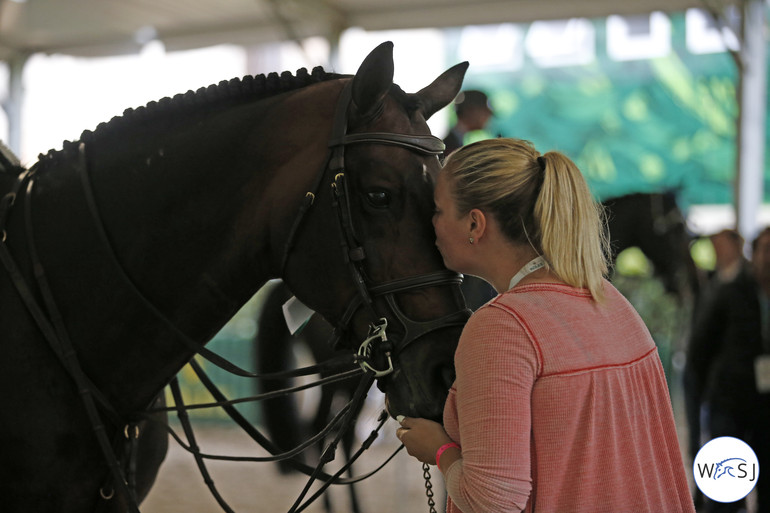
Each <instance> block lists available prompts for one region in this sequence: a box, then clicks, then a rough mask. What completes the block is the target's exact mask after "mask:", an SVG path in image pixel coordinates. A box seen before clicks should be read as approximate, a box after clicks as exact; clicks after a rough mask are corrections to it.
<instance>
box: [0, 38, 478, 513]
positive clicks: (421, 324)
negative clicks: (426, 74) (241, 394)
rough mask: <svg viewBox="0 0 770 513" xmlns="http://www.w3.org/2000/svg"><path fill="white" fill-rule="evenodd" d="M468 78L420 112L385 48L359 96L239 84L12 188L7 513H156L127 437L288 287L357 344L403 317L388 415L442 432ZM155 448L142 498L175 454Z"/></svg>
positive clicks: (103, 138) (458, 309)
mask: <svg viewBox="0 0 770 513" xmlns="http://www.w3.org/2000/svg"><path fill="white" fill-rule="evenodd" d="M466 68H467V64H466V63H463V64H461V65H457V66H455V67H453V68H452V69H450V70H448V71H447V72H445V73H444V74H442V75H441V76H440V77H439V78H437V79H436V80H435V81H434V82H433V83H432V84H430V85H429V86H427V87H426V88H424V89H423V90H421V91H420V92H418V93H415V94H406V93H404V92H403V91H402V90H401V89H400V88H399V87H398V86H396V85H394V84H393V83H392V78H393V59H392V45H391V44H389V43H387V44H383V45H381V46H380V47H378V48H377V49H375V50H374V51H373V52H372V53H371V54H370V55H369V56H368V57H367V58H366V60H365V61H364V62H363V64H362V65H361V67H360V69H359V70H358V72H357V73H356V75H355V76H353V77H349V76H339V75H328V74H325V73H323V71H322V70H320V69H316V70H314V71H313V73H312V74H309V73H307V72H306V71H304V70H300V72H298V73H297V75H296V76H293V75H292V74H290V73H284V74H283V75H281V76H280V77H279V76H278V75H277V74H271V75H270V76H267V77H264V76H260V77H246V78H244V79H234V80H231V81H229V82H223V83H221V84H219V85H217V86H211V87H209V88H206V89H201V90H199V91H198V92H195V93H193V92H189V93H187V94H185V95H179V96H177V97H175V98H173V99H165V100H162V101H160V102H158V103H152V104H150V105H148V106H147V107H146V108H140V109H137V110H134V111H127V112H126V113H125V114H124V115H123V116H122V117H119V118H115V119H113V120H112V121H110V122H109V123H107V124H104V125H101V126H99V127H98V128H97V129H96V130H95V131H94V132H86V133H84V134H83V135H82V136H81V140H80V141H77V142H74V143H65V145H64V148H63V149H62V150H61V151H52V152H51V153H49V154H48V155H47V156H45V157H42V158H41V159H40V160H39V161H38V162H37V163H36V164H35V165H34V166H33V167H32V168H31V170H29V171H28V172H26V173H24V174H21V175H20V176H19V178H18V179H15V178H14V179H13V180H12V179H9V178H8V176H7V175H6V176H3V178H2V181H0V186H2V187H3V189H2V190H0V199H2V201H0V234H1V235H2V243H0V257H2V263H3V267H4V270H3V272H0V330H1V331H0V333H1V335H0V337H1V338H0V348H1V349H2V353H3V357H2V359H0V389H2V390H3V399H4V409H3V411H4V413H3V415H2V416H1V417H0V418H2V420H1V421H0V496H2V510H3V511H8V512H29V511H35V512H40V513H45V512H53V511H56V512H63V513H70V512H78V513H80V512H90V511H126V510H131V511H136V509H137V508H136V507H135V506H133V505H131V503H132V502H134V501H132V500H131V499H130V497H131V495H132V493H131V491H130V490H129V489H128V488H127V487H125V486H123V485H122V484H121V483H120V481H121V479H122V478H123V476H124V474H126V472H125V470H123V469H122V466H123V465H124V464H125V463H126V459H124V458H123V451H124V447H125V445H126V444H125V443H122V442H120V441H119V440H121V439H123V438H124V433H125V434H127V435H128V437H129V438H133V437H134V436H135V431H134V429H133V427H132V428H131V429H128V430H126V429H124V428H125V427H126V426H128V425H132V421H133V420H134V419H136V418H141V413H142V412H143V411H145V410H146V409H147V408H148V406H149V405H150V404H151V402H152V401H153V400H154V398H155V397H156V396H157V395H158V393H159V392H160V391H161V390H162V389H163V387H164V386H165V385H166V383H168V382H169V380H171V379H172V378H173V377H174V376H175V374H176V373H177V372H178V371H179V370H180V369H181V368H182V366H183V365H184V364H185V363H186V362H187V361H188V360H190V358H191V357H192V356H193V355H194V354H195V352H196V351H197V350H198V349H199V347H200V346H202V345H203V344H205V343H206V342H207V341H208V340H209V339H210V338H211V337H212V336H213V335H214V334H215V333H217V331H218V330H219V329H220V328H221V327H222V326H223V325H224V324H225V323H226V322H227V321H228V319H230V318H231V317H232V315H233V314H234V313H235V312H236V311H237V310H238V309H239V308H240V306H242V305H243V304H244V303H245V302H246V301H247V300H248V299H249V298H250V297H251V296H252V295H253V294H254V293H255V292H256V291H257V290H258V289H259V288H260V287H261V286H262V285H263V284H264V283H265V281H266V280H268V279H270V278H273V277H281V278H283V279H284V281H285V282H286V283H287V284H288V285H289V287H290V288H291V290H292V292H293V293H294V294H295V295H297V297H298V298H300V299H301V300H302V302H304V303H305V304H307V305H308V306H309V307H311V308H313V309H314V310H316V311H317V312H319V313H321V314H322V315H323V316H324V318H325V319H326V320H327V321H329V322H330V323H331V324H332V325H334V326H337V327H338V329H339V331H340V333H342V334H343V338H342V343H343V345H345V346H346V347H354V346H357V345H358V344H360V341H361V340H362V339H363V338H365V337H366V335H367V333H368V331H369V327H370V325H372V324H374V323H379V322H381V321H380V318H384V319H386V320H387V323H388V338H389V340H390V341H391V343H392V344H393V348H392V351H391V354H392V359H393V363H394V367H395V371H394V372H392V373H391V374H390V375H388V376H385V377H384V378H382V379H381V380H380V382H379V385H380V386H381V387H382V388H383V389H384V390H385V391H386V394H387V401H388V405H389V409H390V413H391V414H392V415H397V414H406V415H416V416H423V417H431V418H438V417H439V416H440V414H441V408H442V405H443V402H444V398H445V396H446V393H447V389H448V387H449V385H450V384H451V381H452V379H453V367H452V357H453V353H454V349H455V345H456V341H457V338H458V336H459V332H460V325H461V324H462V321H463V319H464V316H465V315H466V314H465V313H463V311H462V309H463V306H462V300H461V298H460V294H459V288H458V286H457V281H456V280H455V278H454V277H453V276H452V275H451V273H448V272H447V271H446V269H444V267H443V265H442V261H441V258H440V256H439V254H438V252H437V251H436V249H435V246H434V236H433V230H432V226H431V221H430V218H431V212H432V208H433V202H432V176H433V174H434V173H435V172H436V171H437V170H438V167H439V162H438V158H437V155H438V154H439V153H440V151H441V148H440V147H439V146H440V141H438V144H437V140H436V138H434V137H432V136H430V135H429V129H428V126H427V125H426V120H427V119H428V118H429V117H430V116H431V115H432V114H433V113H435V112H436V111H437V110H439V109H441V108H442V107H444V106H445V105H447V104H448V103H449V102H450V101H451V100H452V99H453V98H454V96H455V95H456V94H457V92H458V91H459V89H460V86H461V83H462V78H463V75H464V72H465V69H466ZM9 189H10V190H9ZM381 352H382V350H381V349H379V348H374V349H373V357H374V356H375V355H377V357H378V358H379V359H383V358H384V357H383V356H382V355H381V354H378V353H381ZM89 405H90V406H89ZM94 405H95V406H94ZM94 411H96V413H94ZM89 412H90V413H89ZM152 431H153V430H150V432H152ZM143 436H144V435H142V436H140V439H139V446H140V449H139V459H138V469H137V479H136V481H137V489H136V496H137V498H138V499H139V500H141V498H142V497H144V496H145V495H146V493H147V492H148V490H149V487H150V486H151V484H152V482H153V480H154V476H155V474H156V472H157V469H158V466H159V464H160V459H161V458H162V454H163V452H164V451H165V446H164V445H163V444H164V443H165V440H164V439H161V441H160V442H156V443H155V444H153V443H149V444H147V443H146V441H145V440H144V439H143ZM105 439H109V440H115V443H114V444H110V443H106V444H105V443H104V441H105ZM142 446H144V449H142ZM113 452H114V453H117V454H116V456H117V458H116V460H117V461H114V460H112V459H111V458H110V454H111V453H113ZM107 462H113V464H111V465H109V464H108V463H107ZM110 487H114V488H115V489H116V493H115V496H114V497H113V498H112V499H111V500H103V499H101V498H100V490H101V491H102V492H104V491H105V490H109V489H110ZM97 508H98V509H97Z"/></svg>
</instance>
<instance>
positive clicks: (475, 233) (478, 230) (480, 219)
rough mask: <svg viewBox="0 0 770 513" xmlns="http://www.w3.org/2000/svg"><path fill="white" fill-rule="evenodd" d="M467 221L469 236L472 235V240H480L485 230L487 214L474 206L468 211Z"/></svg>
mask: <svg viewBox="0 0 770 513" xmlns="http://www.w3.org/2000/svg"><path fill="white" fill-rule="evenodd" d="M468 222H469V227H468V229H469V231H470V234H469V236H470V237H473V240H476V241H478V240H480V239H481V237H483V236H484V233H485V232H486V230H487V216H486V215H484V212H482V211H481V210H479V209H478V208H474V209H473V210H471V211H470V212H469V213H468Z"/></svg>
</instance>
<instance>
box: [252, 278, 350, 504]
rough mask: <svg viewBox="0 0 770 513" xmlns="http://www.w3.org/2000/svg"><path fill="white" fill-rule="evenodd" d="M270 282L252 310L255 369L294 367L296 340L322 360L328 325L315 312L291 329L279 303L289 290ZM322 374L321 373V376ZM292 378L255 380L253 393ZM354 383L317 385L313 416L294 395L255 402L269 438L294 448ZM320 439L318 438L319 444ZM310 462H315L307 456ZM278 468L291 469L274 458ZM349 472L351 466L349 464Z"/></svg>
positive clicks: (327, 348)
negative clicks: (254, 313) (307, 414)
mask: <svg viewBox="0 0 770 513" xmlns="http://www.w3.org/2000/svg"><path fill="white" fill-rule="evenodd" d="M266 286H269V287H270V289H269V290H268V291H267V294H266V296H265V299H264V302H263V303H262V305H261V306H260V308H259V310H258V314H257V333H256V335H255V336H254V344H253V347H254V363H255V368H256V369H257V371H258V372H260V373H272V372H280V371H286V370H289V369H291V368H292V367H294V366H295V365H296V364H295V357H294V354H295V350H296V349H297V348H298V346H299V345H303V346H304V347H306V348H307V349H308V350H309V352H310V354H311V355H312V358H313V360H314V361H315V362H324V361H327V360H329V359H331V358H333V357H334V356H335V355H336V354H337V353H338V351H335V349H334V348H333V347H332V345H331V343H330V341H331V340H332V339H333V328H332V326H331V325H329V323H327V322H325V321H324V320H323V319H321V318H320V317H319V316H317V315H313V316H312V317H311V318H310V319H309V320H308V322H307V324H306V325H305V326H304V327H302V329H301V330H299V331H298V332H297V333H295V334H292V333H290V332H289V328H288V327H287V325H286V321H285V319H284V315H283V310H282V305H283V304H284V303H285V302H286V301H288V300H289V299H290V298H291V296H292V294H291V292H290V291H289V289H288V287H286V284H284V283H283V282H277V283H274V284H271V285H266ZM324 376H325V373H323V372H322V373H321V377H324ZM292 384H293V383H292V380H291V379H270V380H264V381H259V382H255V385H257V390H255V392H272V391H275V390H281V389H286V388H289V387H290V386H292ZM357 387H358V382H357V381H356V380H354V379H348V380H343V381H337V382H334V383H329V384H326V385H323V386H322V387H320V398H319V400H318V402H317V404H315V405H314V409H313V412H312V418H310V419H304V418H302V416H301V415H300V412H299V404H298V402H297V400H296V398H295V397H294V396H291V395H285V396H280V397H276V398H274V399H268V400H266V401H263V402H261V403H260V405H261V413H262V417H261V418H262V421H263V423H264V425H265V428H266V431H267V435H268V436H269V438H270V440H271V441H272V442H273V443H275V444H276V445H277V446H278V447H280V448H281V449H283V450H290V449H292V448H294V447H297V446H298V445H299V444H300V443H301V442H302V441H303V440H306V439H308V438H310V436H312V435H315V434H316V433H319V432H320V431H321V430H322V429H323V428H324V427H325V426H326V425H327V423H328V422H329V421H330V420H331V418H332V417H333V416H334V414H336V413H337V412H336V411H335V402H334V401H335V399H338V398H341V399H343V400H344V401H345V402H347V401H349V400H350V399H352V397H353V395H354V393H355V391H356V388H357ZM354 441H355V430H352V429H350V430H348V431H347V432H346V433H345V434H344V436H343V438H342V448H343V452H344V456H345V459H346V461H347V460H349V459H350V457H351V455H352V448H353V443H354ZM324 443H325V442H324V441H323V440H322V441H321V447H323V444H324ZM305 456H306V459H311V458H315V460H317V459H318V457H319V454H318V453H312V455H309V454H306V455H305ZM309 463H311V464H314V463H315V462H314V461H309ZM278 465H279V468H280V470H281V472H283V473H288V472H289V471H291V470H292V467H291V466H290V465H287V464H286V462H283V461H279V462H278ZM350 474H351V476H352V467H351V469H350ZM349 491H350V504H351V510H352V511H353V512H354V513H359V512H360V511H361V506H360V504H359V501H358V497H357V495H356V491H355V488H354V485H352V484H351V485H349ZM324 506H325V508H326V510H327V511H334V509H333V507H332V504H331V499H330V498H329V494H325V495H324Z"/></svg>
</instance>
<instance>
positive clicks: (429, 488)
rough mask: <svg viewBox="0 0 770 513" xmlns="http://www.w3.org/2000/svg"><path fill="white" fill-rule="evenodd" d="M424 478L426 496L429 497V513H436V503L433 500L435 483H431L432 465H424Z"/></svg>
mask: <svg viewBox="0 0 770 513" xmlns="http://www.w3.org/2000/svg"><path fill="white" fill-rule="evenodd" d="M422 477H424V478H425V496H426V497H428V511H429V513H437V512H436V501H434V500H433V483H431V482H430V465H428V464H427V463H423V464H422Z"/></svg>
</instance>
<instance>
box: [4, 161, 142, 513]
mask: <svg viewBox="0 0 770 513" xmlns="http://www.w3.org/2000/svg"><path fill="white" fill-rule="evenodd" d="M33 174H34V172H31V173H28V172H27V171H25V172H24V173H22V175H20V176H19V179H18V180H17V182H16V186H15V187H14V189H13V190H12V191H11V193H10V194H12V195H13V196H9V195H6V196H5V198H4V201H3V212H2V218H0V222H2V223H4V222H5V218H6V214H7V211H8V209H10V207H11V206H12V205H13V204H14V203H15V200H16V195H17V194H18V193H19V190H20V188H21V186H22V184H23V183H24V182H25V181H26V182H27V187H26V193H25V203H24V218H25V228H26V232H27V245H28V248H29V252H30V257H31V259H32V264H33V269H34V273H35V280H36V282H37V285H38V291H39V292H40V294H41V296H42V297H43V301H44V304H45V310H47V312H48V313H47V314H46V312H45V310H44V308H43V307H42V306H41V305H40V304H39V303H38V301H37V299H36V297H35V294H34V293H33V291H32V289H31V288H30V286H29V284H28V283H27V281H26V279H25V278H24V276H23V275H22V274H21V271H20V270H19V268H18V266H17V265H16V262H15V260H14V258H13V256H12V255H11V253H10V251H9V250H8V247H7V246H6V235H5V229H4V225H3V239H2V241H0V260H2V262H3V265H4V267H5V268H6V270H7V271H8V273H9V275H10V277H11V281H12V282H13V284H14V286H15V287H16V290H17V292H18V293H19V295H20V296H21V299H22V301H23V302H24V305H25V306H26V308H27V310H28V311H29V312H30V315H32V317H33V319H34V320H35V322H36V323H37V326H38V328H39V329H40V331H41V333H42V334H43V336H44V338H45V339H46V341H47V342H48V344H49V345H50V346H51V349H52V350H53V352H54V354H55V355H56V356H57V357H58V359H59V361H60V362H61V364H62V366H63V367H64V368H65V369H66V371H67V373H68V374H69V375H70V377H71V378H72V380H73V381H74V383H75V386H76V388H77V390H78V393H79V395H80V398H81V400H82V401H83V406H84V408H85V411H86V414H87V416H88V419H89V421H90V423H91V426H92V428H93V431H94V435H95V436H96V440H97V443H98V446H99V448H100V450H101V452H102V454H103V456H104V458H105V462H106V463H107V466H108V468H109V471H110V473H111V475H112V478H113V482H114V484H115V486H116V487H117V489H118V490H120V492H121V494H122V495H123V496H124V498H125V499H126V502H127V504H128V508H129V510H130V511H131V513H139V506H138V501H137V499H136V496H135V493H134V489H133V488H132V487H131V486H130V485H129V482H128V480H127V479H126V475H125V472H124V471H123V469H122V468H121V465H120V462H119V460H118V458H117V456H116V455H115V451H114V449H113V446H112V442H111V440H110V439H109V437H108V436H107V431H106V428H105V426H104V422H103V421H102V418H101V414H100V411H99V408H98V407H97V403H98V404H99V406H101V411H102V412H103V413H105V414H107V416H108V417H109V418H110V420H111V421H112V422H113V423H114V424H115V425H116V426H121V425H123V424H124V423H123V422H122V420H121V418H120V415H119V414H118V413H117V412H116V411H115V410H114V408H113V407H112V405H111V404H110V403H109V401H108V400H107V399H106V398H105V397H104V396H103V394H102V393H101V392H100V391H99V389H98V388H97V387H96V385H94V383H93V382H91V380H90V379H89V378H88V376H87V375H86V374H85V372H84V371H83V369H82V367H81V366H80V362H79V361H78V359H77V355H76V353H75V350H74V348H73V346H72V343H71V341H70V338H69V334H68V332H67V329H66V327H65V325H64V321H63V319H62V316H61V313H60V312H59V309H58V308H57V306H56V302H55V300H54V297H53V293H52V291H51V288H50V286H49V284H48V279H47V277H46V274H45V269H44V267H43V265H42V263H41V260H40V257H39V255H38V251H37V246H36V243H35V237H34V229H33V228H34V227H33V225H32V191H33V187H34V183H35V182H34V180H33Z"/></svg>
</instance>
